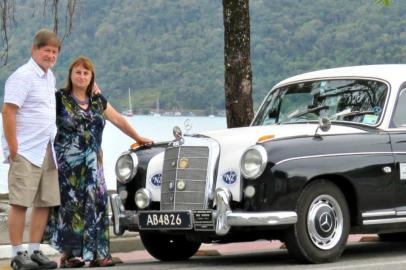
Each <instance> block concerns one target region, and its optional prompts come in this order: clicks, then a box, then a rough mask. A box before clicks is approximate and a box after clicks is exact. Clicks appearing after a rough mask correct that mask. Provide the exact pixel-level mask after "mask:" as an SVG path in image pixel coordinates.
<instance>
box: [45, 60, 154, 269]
mask: <svg viewBox="0 0 406 270" xmlns="http://www.w3.org/2000/svg"><path fill="white" fill-rule="evenodd" d="M94 86H95V87H96V88H97V85H95V71H94V66H93V64H92V62H91V61H90V59H88V58H86V57H79V58H77V59H76V60H75V61H74V62H73V63H72V64H71V66H70V68H69V76H68V80H67V85H66V88H65V89H61V90H59V91H57V92H56V101H57V120H56V123H57V128H58V132H57V136H56V139H55V151H56V155H57V160H58V172H59V185H60V190H61V205H60V207H59V209H55V210H56V211H54V214H53V215H52V216H51V219H50V223H49V226H48V238H49V240H50V243H51V244H53V245H54V246H56V247H57V248H58V249H59V250H60V251H61V252H63V255H62V258H61V265H60V267H61V268H72V267H80V266H83V265H84V264H85V261H90V264H89V266H91V267H92V266H93V267H95V266H111V265H114V263H113V261H112V259H111V255H110V252H109V220H108V206H107V202H108V196H107V188H106V183H105V180H104V175H103V164H102V160H103V155H102V150H101V143H102V134H103V128H104V125H105V119H107V120H109V121H111V122H112V123H113V124H114V125H115V126H116V127H118V128H119V129H120V130H121V131H122V132H124V133H125V134H127V135H128V136H130V137H131V138H133V139H134V140H135V141H136V142H137V143H139V144H151V143H153V142H152V141H151V140H149V139H146V138H143V137H141V136H139V135H138V134H137V132H136V131H135V130H134V129H133V128H132V127H131V126H130V124H129V123H128V122H127V121H126V119H125V118H124V117H122V116H121V115H120V114H119V113H118V112H117V111H116V110H115V109H114V108H113V107H112V106H111V105H110V103H108V102H107V101H106V99H105V98H104V97H103V96H102V95H100V94H98V95H92V89H93V87H94Z"/></svg>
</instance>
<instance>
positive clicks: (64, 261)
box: [59, 257, 85, 268]
mask: <svg viewBox="0 0 406 270" xmlns="http://www.w3.org/2000/svg"><path fill="white" fill-rule="evenodd" d="M84 265H85V262H84V261H82V260H81V259H79V258H76V257H62V258H61V263H60V265H59V268H79V267H82V266H84Z"/></svg>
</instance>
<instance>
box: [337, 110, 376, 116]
mask: <svg viewBox="0 0 406 270" xmlns="http://www.w3.org/2000/svg"><path fill="white" fill-rule="evenodd" d="M364 114H373V115H376V113H375V112H374V111H352V112H347V113H337V114H335V115H334V116H341V117H346V116H356V115H364Z"/></svg>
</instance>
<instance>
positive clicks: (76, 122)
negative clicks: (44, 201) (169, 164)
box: [47, 90, 110, 261]
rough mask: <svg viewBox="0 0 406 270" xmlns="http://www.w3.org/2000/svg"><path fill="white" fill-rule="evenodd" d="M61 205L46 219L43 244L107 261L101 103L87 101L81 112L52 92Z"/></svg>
mask: <svg viewBox="0 0 406 270" xmlns="http://www.w3.org/2000/svg"><path fill="white" fill-rule="evenodd" d="M56 101H57V118H56V119H57V120H56V122H57V128H58V132H57V136H56V139H55V151H56V156H57V160H58V172H59V185H60V190H61V205H60V207H59V208H55V209H54V211H53V213H52V215H50V219H49V224H48V228H47V238H48V240H49V242H50V243H51V244H52V245H54V246H55V247H56V248H57V249H58V250H60V251H63V252H68V253H71V254H72V255H74V256H79V257H82V258H83V259H84V260H85V261H90V260H94V259H104V258H109V257H110V253H109V220H108V206H107V202H108V198H107V197H108V195H107V188H106V183H105V180H104V175H103V160H102V155H103V153H102V150H101V143H102V134H103V129H104V125H105V119H104V117H103V111H104V110H105V108H106V105H107V101H106V99H105V98H104V97H103V96H101V95H98V96H95V97H93V98H90V101H89V108H88V109H87V110H84V109H82V108H81V107H80V106H79V105H78V104H77V103H76V102H75V100H74V99H73V97H72V96H71V94H70V93H68V92H67V91H65V90H59V91H57V92H56Z"/></svg>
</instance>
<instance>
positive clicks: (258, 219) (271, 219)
mask: <svg viewBox="0 0 406 270" xmlns="http://www.w3.org/2000/svg"><path fill="white" fill-rule="evenodd" d="M215 200H216V205H217V210H215V211H214V213H213V217H214V222H215V233H216V234H217V235H226V234H227V233H228V232H229V231H230V229H231V227H233V226H236V227H240V226H276V225H288V224H294V223H296V222H297V214H296V212H294V211H278V212H276V211H275V212H256V213H255V212H254V213H248V212H233V211H232V210H231V208H230V200H231V195H230V192H229V191H228V190H226V189H223V188H220V189H218V190H216V192H215ZM110 203H111V209H112V211H113V228H114V230H113V231H114V234H116V235H122V234H123V233H124V230H126V229H128V228H133V229H136V230H137V229H138V214H137V211H125V209H124V206H123V205H122V202H121V199H120V197H119V196H118V194H112V195H111V196H110Z"/></svg>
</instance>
